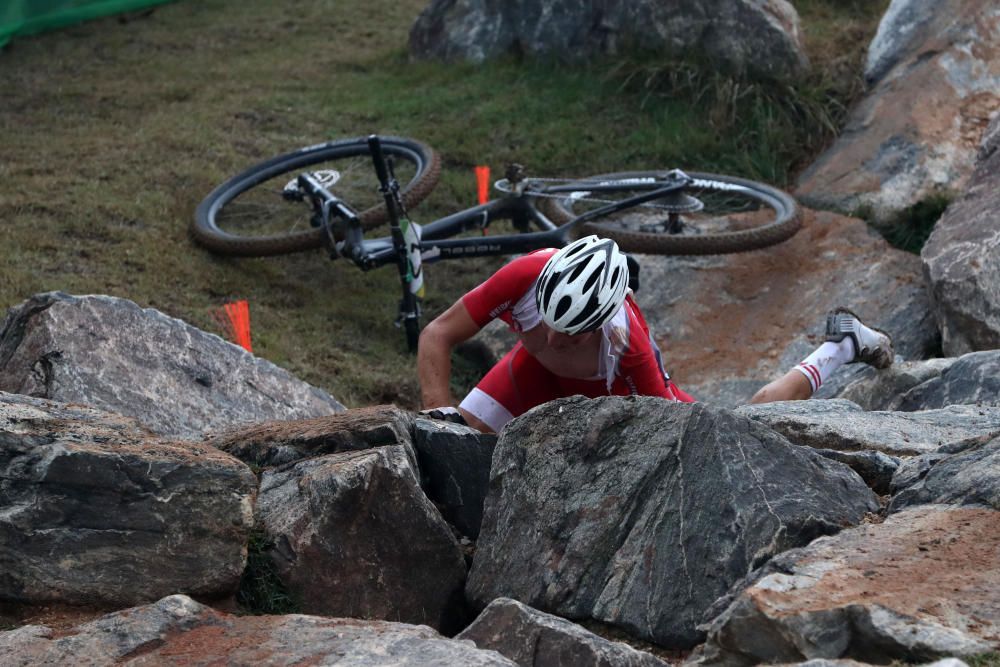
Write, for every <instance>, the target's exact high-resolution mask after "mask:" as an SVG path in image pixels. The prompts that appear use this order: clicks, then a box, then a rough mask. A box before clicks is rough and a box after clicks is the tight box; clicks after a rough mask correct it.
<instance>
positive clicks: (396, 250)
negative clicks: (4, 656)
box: [191, 135, 800, 351]
mask: <svg viewBox="0 0 1000 667" xmlns="http://www.w3.org/2000/svg"><path fill="white" fill-rule="evenodd" d="M440 170H441V163H440V159H439V157H438V155H437V153H436V152H435V151H434V150H433V149H431V148H430V147H429V146H427V145H426V144H423V143H421V142H419V141H415V140H413V139H408V138H405V137H391V136H377V135H371V136H369V137H361V138H356V139H347V140H338V141H330V142H326V143H322V144H317V145H314V146H309V147H306V148H303V149H300V150H297V151H294V152H292V153H287V154H284V155H279V156H277V157H275V158H272V159H270V160H267V161H266V162H263V163H260V164H257V165H255V166H252V167H250V168H249V169H247V170H246V171H244V172H242V173H240V174H238V175H236V176H234V177H232V178H230V179H229V180H227V181H226V182H224V183H223V184H221V185H219V186H218V187H217V188H215V189H214V190H213V191H212V192H211V193H210V194H209V195H208V196H207V197H206V198H205V199H204V201H202V202H201V204H200V205H199V206H198V208H197V210H196V212H195V217H194V221H193V224H192V227H191V231H192V234H193V236H194V238H195V239H196V240H197V241H198V242H199V243H200V244H201V245H203V246H205V247H206V248H208V249H209V250H212V251H214V252H217V253H220V254H225V255H235V256H248V257H257V256H266V255H276V254H283V253H290V252H298V251H304V250H311V249H315V248H324V247H325V248H326V250H327V251H328V252H329V254H330V257H331V258H333V259H336V258H341V257H342V258H346V259H348V260H350V261H352V262H353V263H354V264H355V265H356V266H358V267H359V268H361V269H362V270H366V271H367V270H370V269H374V268H377V267H380V266H385V265H387V264H395V265H396V267H397V269H398V271H399V276H400V284H401V287H402V299H401V300H400V305H399V316H398V318H397V320H396V324H397V326H402V327H403V328H404V330H405V332H406V339H407V344H408V346H409V349H410V350H411V351H413V350H416V346H417V339H418V336H419V317H420V297H421V296H422V294H423V277H424V276H423V266H424V265H425V264H430V263H433V262H437V261H440V260H445V259H453V258H460V257H482V256H487V255H507V254H518V253H525V252H530V251H532V250H537V249H539V248H550V247H562V246H563V245H565V244H566V243H568V242H569V241H571V240H573V239H574V238H577V237H579V236H584V235H587V234H597V235H598V236H602V237H607V238H611V239H613V240H615V242H616V243H617V244H618V246H619V247H620V248H621V249H622V250H623V251H624V252H626V253H647V254H668V255H698V254H723V253H733V252H743V251H748V250H754V249H759V248H764V247H767V246H771V245H774V244H776V243H780V242H781V241H784V240H785V239H787V238H789V237H790V236H792V235H793V234H794V233H795V232H796V231H798V229H799V226H800V221H799V216H798V208H797V205H796V203H795V200H794V199H792V197H790V196H789V195H788V194H786V193H784V192H782V191H780V190H778V189H776V188H773V187H771V186H768V185H764V184H762V183H757V182H755V181H751V180H746V179H742V178H736V177H732V176H724V175H720V174H706V173H699V172H685V171H681V170H680V169H665V170H646V171H628V172H617V173H608V174H601V175H598V176H586V177H572V178H536V177H529V176H527V175H526V173H525V170H524V168H523V167H521V166H520V165H516V164H515V165H509V166H508V167H507V169H506V171H505V174H504V178H502V179H500V180H498V181H497V182H496V183H495V184H494V188H495V189H496V190H497V192H499V193H500V196H499V197H497V198H495V199H492V200H490V201H488V202H486V203H485V204H480V205H478V206H474V207H471V208H468V209H465V210H462V211H459V212H456V213H453V214H451V215H448V216H445V217H443V218H440V219H437V220H434V221H432V222H428V223H426V224H424V225H417V224H415V223H413V222H412V221H411V220H410V219H409V215H408V209H409V208H411V207H414V206H416V205H417V204H418V203H420V202H421V201H422V200H423V199H424V198H426V197H427V195H428V194H430V192H431V190H433V188H434V186H435V185H436V184H437V180H438V177H439V175H440ZM501 221H504V224H503V226H504V228H505V231H508V232H509V233H503V234H499V235H497V234H496V233H495V230H491V227H492V226H500V225H499V224H498V223H500V222H501ZM385 223H388V225H389V235H388V236H382V237H379V238H365V232H366V231H371V230H372V229H375V228H376V227H378V226H379V225H382V224H385ZM488 231H490V232H491V233H489V234H487V232H488Z"/></svg>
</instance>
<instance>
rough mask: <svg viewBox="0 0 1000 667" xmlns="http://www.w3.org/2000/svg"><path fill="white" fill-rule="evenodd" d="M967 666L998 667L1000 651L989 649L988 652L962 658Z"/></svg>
mask: <svg viewBox="0 0 1000 667" xmlns="http://www.w3.org/2000/svg"><path fill="white" fill-rule="evenodd" d="M964 660H965V662H966V663H967V664H968V665H969V667H1000V653H998V652H997V651H991V652H990V653H980V654H979V655H974V656H971V657H968V658H964Z"/></svg>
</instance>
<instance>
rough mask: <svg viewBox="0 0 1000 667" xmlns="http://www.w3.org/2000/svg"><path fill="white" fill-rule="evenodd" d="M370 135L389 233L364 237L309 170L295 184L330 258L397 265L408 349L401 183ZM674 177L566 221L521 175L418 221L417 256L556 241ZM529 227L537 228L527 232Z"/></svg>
mask: <svg viewBox="0 0 1000 667" xmlns="http://www.w3.org/2000/svg"><path fill="white" fill-rule="evenodd" d="M368 142H369V146H370V147H371V155H372V161H373V167H374V169H375V172H376V174H377V176H378V179H379V183H380V188H379V190H380V192H381V193H382V195H383V197H384V199H385V202H386V206H387V208H388V211H389V220H390V230H391V235H390V236H388V237H382V238H378V239H365V238H364V231H363V229H362V227H361V223H360V221H359V219H358V216H357V214H356V212H355V211H354V210H353V209H352V208H351V207H350V205H349V204H347V202H344V201H343V200H341V199H340V198H339V197H337V196H336V195H335V194H334V193H332V192H330V190H328V189H327V188H326V187H324V186H323V185H322V184H320V183H319V182H318V181H317V180H316V179H315V178H312V177H311V175H310V174H308V173H307V174H302V175H300V176H299V185H300V187H301V188H302V191H303V192H304V193H305V194H306V196H307V197H308V198H309V200H310V202H311V204H312V207H313V211H314V216H315V218H316V220H317V221H318V223H319V225H320V227H321V228H322V229H323V230H324V238H326V239H327V242H328V243H327V245H328V249H329V250H330V253H331V256H332V257H344V258H347V259H350V260H351V261H352V262H354V264H355V265H357V266H358V267H359V268H361V269H362V270H365V271H368V270H371V269H374V268H378V267H380V266H384V265H386V264H392V263H395V264H396V265H397V267H398V269H399V275H400V282H401V283H402V287H403V299H402V300H401V302H400V312H399V319H398V320H397V324H399V323H400V322H402V323H405V324H406V326H407V334H408V336H407V338H408V342H409V346H410V348H411V351H413V350H415V349H416V321H417V318H418V317H419V304H418V303H417V301H416V298H415V297H414V296H413V295H412V294H411V293H410V290H409V288H408V281H409V280H410V279H411V278H409V277H408V266H409V265H408V262H409V260H408V255H407V252H408V248H407V247H406V243H405V241H404V239H403V235H402V233H401V227H400V222H401V218H402V217H404V216H405V210H404V208H403V204H402V200H401V198H400V195H399V184H398V183H397V182H396V179H395V176H394V174H393V169H392V164H391V162H388V161H387V160H386V158H385V156H384V155H383V153H382V150H381V146H380V143H379V139H378V137H377V136H375V135H372V136H371V137H369V139H368ZM673 180H674V181H675V182H673V183H670V184H669V185H666V186H664V187H662V188H657V189H654V190H650V191H649V192H644V193H642V194H639V195H636V196H634V197H630V198H628V199H623V200H621V201H618V202H615V203H612V204H608V205H606V206H603V207H599V208H595V209H593V210H591V211H588V212H586V213H584V214H582V215H579V216H577V217H576V218H574V219H572V220H571V221H569V222H568V223H566V224H563V225H556V224H555V223H553V222H552V221H551V220H549V219H548V218H547V217H546V216H545V215H544V214H543V213H542V212H540V211H539V210H538V209H537V208H536V207H535V200H536V199H537V195H533V194H532V190H531V185H532V181H531V179H530V178H529V179H526V180H524V181H522V182H520V183H519V184H518V187H516V188H515V191H514V192H511V193H509V194H507V195H505V196H503V197H501V198H499V199H493V200H491V201H488V202H487V203H485V204H481V205H479V206H475V207H472V208H468V209H465V210H463V211H459V212H457V213H453V214H451V215H448V216H445V217H443V218H439V219H437V220H434V221H432V222H430V223H427V224H426V225H422V226H421V227H420V228H419V229H420V243H419V246H420V247H419V250H420V260H421V262H422V263H426V264H432V263H435V262H438V261H441V260H445V259H455V258H462V257H485V256H490V255H510V254H520V253H526V252H531V251H533V250H538V249H540V248H558V247H562V246H564V245H566V244H567V243H568V241H569V236H570V234H571V233H572V231H573V230H574V229H575V228H576V227H577V226H579V225H580V224H582V223H584V222H586V221H588V220H591V219H596V218H599V217H601V216H604V215H609V214H612V213H615V212H617V211H620V210H623V209H626V208H630V207H632V206H636V205H639V204H644V203H646V202H649V201H653V200H655V199H659V198H662V197H665V196H667V195H669V194H670V193H672V192H675V191H677V190H680V189H681V188H684V187H685V186H687V185H688V184H689V183H690V182H691V179H690V178H689V177H687V176H684V175H679V176H675V177H673ZM602 187H606V188H607V189H613V188H615V187H619V186H618V185H617V184H614V183H611V184H607V185H606V186H602V184H600V183H590V182H588V183H586V184H581V183H580V182H577V183H572V182H571V183H569V184H567V185H562V186H556V187H552V186H549V187H546V194H547V195H551V194H553V193H560V192H565V193H567V194H570V193H574V192H579V191H581V189H584V188H585V189H586V190H588V191H600V190H601V189H602ZM494 220H511V221H512V222H513V224H514V226H515V227H516V228H517V229H519V230H523V231H521V232H520V233H517V234H505V235H501V236H486V235H485V230H486V229H487V228H489V226H490V224H491V223H492V222H493V221H494ZM533 226H534V227H535V228H537V229H538V231H528V230H530V229H531V228H532V227H533ZM475 230H482V231H483V234H484V235H483V236H481V237H478V238H475V237H464V238H458V239H456V238H451V237H453V236H455V235H457V234H461V233H464V232H468V231H475Z"/></svg>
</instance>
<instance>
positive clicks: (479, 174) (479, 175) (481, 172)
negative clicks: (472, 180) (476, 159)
mask: <svg viewBox="0 0 1000 667" xmlns="http://www.w3.org/2000/svg"><path fill="white" fill-rule="evenodd" d="M476 185H477V186H478V188H479V203H480V204H485V203H486V202H488V201H489V200H490V168H489V167H488V166H485V165H481V166H477V167H476Z"/></svg>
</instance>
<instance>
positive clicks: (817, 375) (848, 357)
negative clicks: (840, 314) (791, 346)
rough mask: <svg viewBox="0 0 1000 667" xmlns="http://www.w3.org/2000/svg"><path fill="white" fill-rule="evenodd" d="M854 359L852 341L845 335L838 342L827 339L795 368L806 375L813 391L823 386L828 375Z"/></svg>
mask: <svg viewBox="0 0 1000 667" xmlns="http://www.w3.org/2000/svg"><path fill="white" fill-rule="evenodd" d="M853 359H854V343H852V342H851V339H850V337H848V336H845V337H844V340H842V341H840V342H839V343H831V342H830V341H827V342H825V343H823V344H822V345H820V346H819V347H818V348H816V351H814V352H813V353H812V354H810V355H809V356H808V357H806V358H805V359H803V360H802V362H801V363H799V365H798V366H796V367H795V370H797V371H799V372H800V373H802V374H803V375H805V376H806V379H808V380H809V385H810V386H811V387H812V390H813V393H814V394H815V393H816V391H817V390H818V389H819V388H820V387H822V386H823V383H824V382H826V379H827V378H828V377H830V375H831V374H832V373H833V372H834V371H835V370H837V369H838V368H840V367H841V366H843V365H844V364H848V363H850V362H851V361H852V360H853Z"/></svg>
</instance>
